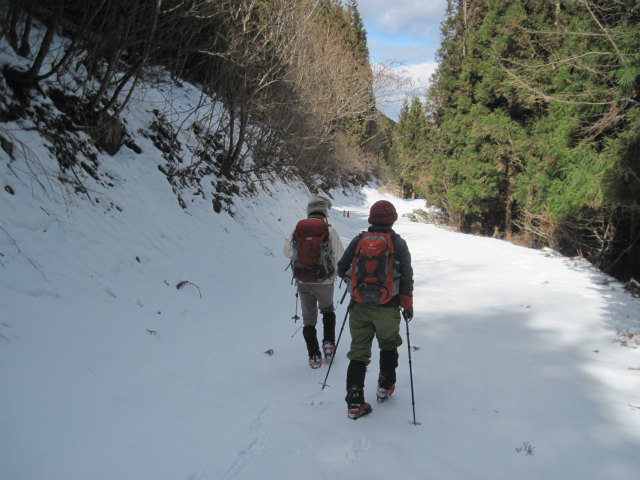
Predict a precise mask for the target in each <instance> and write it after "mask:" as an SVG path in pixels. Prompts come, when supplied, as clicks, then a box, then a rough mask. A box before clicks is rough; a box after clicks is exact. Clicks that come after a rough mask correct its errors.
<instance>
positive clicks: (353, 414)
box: [345, 385, 373, 420]
mask: <svg viewBox="0 0 640 480" xmlns="http://www.w3.org/2000/svg"><path fill="white" fill-rule="evenodd" d="M345 400H346V401H347V417H349V418H350V419H352V420H357V419H358V418H360V417H362V416H364V415H368V414H370V413H371V412H372V410H373V409H372V408H371V405H369V404H368V403H367V402H365V401H364V392H363V390H362V388H361V387H358V386H357V385H353V386H352V387H351V388H350V389H349V392H348V393H347V396H346V398H345Z"/></svg>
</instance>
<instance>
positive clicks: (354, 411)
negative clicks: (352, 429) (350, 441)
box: [347, 402, 373, 420]
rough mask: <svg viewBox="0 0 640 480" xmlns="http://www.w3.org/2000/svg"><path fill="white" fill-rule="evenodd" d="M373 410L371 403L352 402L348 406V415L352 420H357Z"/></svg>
mask: <svg viewBox="0 0 640 480" xmlns="http://www.w3.org/2000/svg"><path fill="white" fill-rule="evenodd" d="M372 411H373V409H372V408H371V405H369V404H368V403H367V402H364V403H360V404H355V403H353V404H351V403H350V404H349V406H348V407H347V417H349V418H350V419H351V420H357V419H359V418H360V417H364V416H365V415H369V414H370V413H371V412H372Z"/></svg>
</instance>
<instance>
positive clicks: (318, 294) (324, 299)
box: [298, 282, 334, 326]
mask: <svg viewBox="0 0 640 480" xmlns="http://www.w3.org/2000/svg"><path fill="white" fill-rule="evenodd" d="M333 286H334V284H333V282H331V283H299V284H298V296H299V298H300V307H301V309H302V323H303V325H311V326H315V325H316V324H317V323H318V307H319V308H320V313H328V312H333Z"/></svg>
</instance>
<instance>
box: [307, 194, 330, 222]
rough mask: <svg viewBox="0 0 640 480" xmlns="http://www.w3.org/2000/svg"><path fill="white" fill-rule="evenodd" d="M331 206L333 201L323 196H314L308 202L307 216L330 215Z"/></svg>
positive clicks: (325, 216)
mask: <svg viewBox="0 0 640 480" xmlns="http://www.w3.org/2000/svg"><path fill="white" fill-rule="evenodd" d="M329 208H331V203H330V202H329V201H328V200H327V199H326V198H322V197H313V198H312V199H311V200H310V201H309V203H308V204H307V216H311V215H314V214H315V215H322V216H323V217H324V218H327V217H328V216H329Z"/></svg>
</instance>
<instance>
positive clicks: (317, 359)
mask: <svg viewBox="0 0 640 480" xmlns="http://www.w3.org/2000/svg"><path fill="white" fill-rule="evenodd" d="M309 366H310V367H311V368H313V369H314V370H315V369H316V368H320V367H321V366H322V355H320V353H314V354H313V355H311V356H310V357H309Z"/></svg>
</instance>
